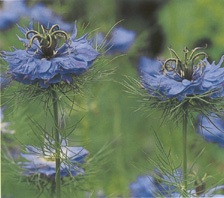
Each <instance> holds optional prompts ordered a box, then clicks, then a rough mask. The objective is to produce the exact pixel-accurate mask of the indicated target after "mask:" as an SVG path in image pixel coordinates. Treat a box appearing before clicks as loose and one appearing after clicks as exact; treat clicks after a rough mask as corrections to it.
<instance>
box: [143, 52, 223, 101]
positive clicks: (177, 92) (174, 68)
mask: <svg viewBox="0 0 224 198" xmlns="http://www.w3.org/2000/svg"><path fill="white" fill-rule="evenodd" d="M171 50H172V49H171ZM195 51H196V50H193V52H195ZM188 52H189V51H188V50H187V49H185V51H184V53H185V57H187V53H188ZM192 54H193V53H192ZM202 55H206V54H205V53H203V52H201V53H198V54H196V55H190V57H189V58H186V59H185V62H186V64H185V63H183V61H182V62H181V60H180V59H179V58H170V59H167V60H166V61H159V60H156V59H149V58H146V57H141V59H140V63H139V72H140V76H141V78H142V84H143V86H144V87H145V88H146V89H147V91H148V93H149V94H151V95H153V96H157V97H158V99H160V100H166V99H170V98H177V99H178V100H180V101H181V100H184V98H185V97H191V96H195V95H200V94H208V97H210V98H216V97H222V96H224V68H223V67H221V65H222V63H223V59H224V56H222V57H221V60H220V61H219V63H218V64H217V65H215V62H212V64H210V63H209V62H208V61H207V59H206V58H204V59H203V60H199V61H198V62H196V60H197V59H198V57H199V56H202Z"/></svg>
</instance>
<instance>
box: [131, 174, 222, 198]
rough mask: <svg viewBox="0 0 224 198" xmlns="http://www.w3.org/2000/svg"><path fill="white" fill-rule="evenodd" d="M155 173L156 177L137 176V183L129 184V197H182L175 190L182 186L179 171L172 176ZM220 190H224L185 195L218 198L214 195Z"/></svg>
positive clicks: (213, 189)
mask: <svg viewBox="0 0 224 198" xmlns="http://www.w3.org/2000/svg"><path fill="white" fill-rule="evenodd" d="M155 173H156V175H157V176H158V177H157V176H155V177H152V176H150V175H145V176H138V178H137V181H136V182H134V183H131V184H130V191H131V197H142V198H143V197H145V198H146V197H182V195H181V194H180V193H179V192H176V191H177V190H175V189H176V188H178V186H180V187H181V185H182V184H181V183H182V172H181V170H176V171H175V173H174V174H173V175H169V174H167V175H162V174H160V173H159V172H158V171H157V170H156V171H155ZM220 189H224V186H223V185H222V186H217V187H215V188H211V189H210V190H208V191H207V193H204V194H200V195H198V194H197V192H196V190H188V191H187V193H188V194H189V195H191V197H218V195H215V194H214V193H215V192H216V191H218V190H220ZM180 190H181V189H180ZM220 197H224V195H220Z"/></svg>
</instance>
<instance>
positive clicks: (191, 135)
mask: <svg viewBox="0 0 224 198" xmlns="http://www.w3.org/2000/svg"><path fill="white" fill-rule="evenodd" d="M37 2H42V3H44V4H45V5H46V6H47V7H49V8H51V9H53V10H54V12H55V13H58V14H61V15H62V16H63V19H64V20H65V21H67V22H71V23H73V22H74V21H75V20H78V24H79V27H81V26H82V24H89V25H88V27H87V29H86V30H85V31H87V32H88V31H92V30H95V29H97V28H99V31H100V32H104V33H107V32H108V31H109V30H110V29H111V27H112V26H113V25H114V24H115V23H116V22H118V21H120V20H123V21H122V22H120V23H119V26H123V27H125V28H126V29H129V30H134V31H136V33H137V39H136V41H135V43H134V44H133V45H132V47H131V49H130V50H129V51H128V53H127V54H126V55H125V56H121V57H118V58H117V59H115V60H114V61H112V62H111V63H109V64H107V65H106V66H105V67H106V69H111V68H113V69H114V68H115V72H114V74H112V75H111V76H109V77H108V78H104V79H102V80H100V81H96V82H91V83H90V84H89V85H88V88H87V90H86V91H84V94H83V95H82V96H78V97H77V101H76V102H77V104H79V105H80V106H81V107H82V108H83V109H81V108H79V111H76V112H74V113H73V114H72V115H71V116H70V117H69V118H68V122H70V123H76V122H78V121H79V120H80V119H81V117H82V116H84V118H83V119H82V121H81V122H80V123H79V124H78V126H77V129H76V130H75V132H74V133H73V134H72V135H71V139H72V140H74V141H75V142H71V144H72V145H81V146H84V147H85V148H86V149H87V150H88V151H89V152H90V157H91V156H94V154H95V153H97V152H98V151H99V150H100V149H101V148H102V147H104V145H105V144H106V145H108V147H107V148H106V150H105V153H107V155H106V156H104V157H103V158H102V159H101V160H100V161H99V165H97V166H96V167H95V171H96V173H95V174H94V175H93V176H91V177H90V180H91V185H89V186H88V188H89V189H88V191H89V192H97V191H98V190H102V191H103V193H104V194H105V195H107V196H109V197H116V196H121V197H128V196H129V193H130V192H129V184H130V182H134V181H135V180H136V176H137V175H143V174H146V173H148V172H151V171H153V169H154V167H153V166H152V164H150V162H149V160H148V158H149V157H153V156H155V152H157V147H156V145H155V137H154V135H153V132H154V131H156V132H157V134H158V136H159V138H160V140H161V142H162V143H163V144H164V147H165V149H166V150H167V151H168V150H169V148H171V150H172V153H173V155H174V156H175V162H176V164H177V165H178V164H180V161H181V159H182V139H181V138H182V134H181V126H176V125H175V124H174V123H173V122H171V121H169V122H168V123H165V124H163V125H162V126H160V124H161V112H156V111H152V110H150V109H149V110H148V111H147V112H142V111H136V110H137V109H138V107H139V103H138V100H137V99H136V98H135V97H132V96H130V94H128V93H126V92H125V87H124V86H122V84H121V82H123V81H124V80H125V75H127V76H131V77H134V78H136V79H138V72H137V66H138V61H139V58H140V57H141V56H143V55H144V56H147V57H149V58H156V57H159V58H167V57H168V56H169V50H168V49H167V47H169V46H170V45H171V46H172V48H173V49H174V50H175V51H177V52H178V53H179V54H181V53H182V50H183V48H184V47H185V46H187V47H188V48H189V49H192V48H194V47H196V46H205V44H206V43H207V44H208V48H207V50H206V51H207V53H208V54H209V60H215V61H216V62H218V61H219V60H220V58H221V55H222V54H224V47H223V46H224V45H223V44H224V36H223V35H224V26H223V8H224V1H222V0H216V1H215V3H214V1H213V0H188V1H182V0H164V1H162V0H117V1H115V0H114V1H111V0H55V1H53V0H52V1H32V2H28V4H29V5H33V4H35V3H37ZM19 24H20V25H23V24H25V25H27V24H28V21H27V20H26V19H25V18H23V19H22V20H21V21H20V22H19ZM78 30H79V29H78ZM16 34H19V35H20V32H19V30H18V28H17V27H16V26H14V27H12V28H10V29H8V30H6V31H3V32H1V33H0V48H1V50H3V49H4V50H10V49H11V46H15V47H18V48H22V47H23V46H22V44H21V43H20V42H19V41H18V39H17V37H16ZM116 56H118V55H115V56H111V57H109V58H111V59H113V58H114V57H116ZM1 68H2V71H4V67H3V66H1ZM8 90H10V88H7V89H6V90H5V91H8ZM1 99H2V103H3V102H6V98H4V94H3V96H2V98H1ZM11 105H12V107H10V106H11ZM4 113H5V114H4V116H5V117H4V120H3V121H4V122H7V121H10V122H11V126H10V127H9V128H10V129H13V130H15V131H16V133H15V134H14V135H9V134H3V135H2V145H7V146H9V147H10V148H11V147H21V143H20V142H22V143H23V144H31V143H33V144H37V142H36V141H35V136H34V134H33V132H32V130H31V127H30V125H31V123H30V121H29V119H28V118H27V115H29V116H31V117H32V118H33V119H35V120H36V121H38V122H40V123H41V122H43V121H44V119H43V112H42V110H41V108H40V104H39V102H36V103H32V104H26V105H14V104H9V105H8V108H7V109H6V110H5V112H4ZM195 120H196V116H195ZM194 124H195V125H196V121H195V123H194ZM3 141H4V142H3ZM203 148H205V150H204V152H203V154H202V156H201V157H200V159H199V160H198V161H197V163H196V165H195V167H194V170H195V171H196V172H200V171H204V172H207V173H208V174H209V175H212V176H213V177H212V182H213V183H215V182H218V181H220V179H223V178H224V171H223V170H224V152H223V149H222V148H220V147H218V145H216V144H212V143H207V142H205V141H204V139H203V138H201V137H200V136H199V135H198V134H197V131H196V129H195V128H193V127H192V126H189V132H188V166H189V167H190V166H191V164H192V163H193V161H194V159H195V158H196V156H197V155H198V154H199V153H200V151H201V150H202V149H203ZM3 152H4V149H3ZM2 160H3V162H2V194H4V195H6V197H9V196H12V197H16V198H17V197H18V198H20V197H23V198H26V197H27V198H28V197H35V196H36V191H35V188H33V187H32V185H28V184H27V183H24V182H21V181H20V180H19V178H20V177H19V176H18V173H17V170H16V169H15V167H16V165H15V163H16V162H15V163H12V162H8V161H7V160H5V158H4V159H2ZM90 166H91V164H90ZM205 167H206V169H205ZM222 183H223V182H222ZM74 193H75V194H74ZM76 193H77V194H76ZM80 193H81V194H79V193H78V192H77V191H76V190H75V189H73V190H71V192H70V194H68V195H67V196H68V197H74V196H77V197H82V196H83V197H85V196H86V195H85V193H82V192H81V190H80ZM42 197H45V195H43V196H42Z"/></svg>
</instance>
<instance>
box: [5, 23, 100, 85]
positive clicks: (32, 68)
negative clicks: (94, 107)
mask: <svg viewBox="0 0 224 198" xmlns="http://www.w3.org/2000/svg"><path fill="white" fill-rule="evenodd" d="M19 29H20V31H21V32H22V33H23V34H24V35H25V38H20V37H19V36H18V38H19V40H20V41H21V42H24V43H25V46H26V49H24V50H22V49H16V48H14V51H13V52H6V51H3V52H2V56H3V59H4V60H5V61H7V62H8V63H9V71H8V73H9V74H11V76H12V79H14V80H16V81H18V82H21V83H23V84H34V83H39V84H40V86H41V87H42V88H47V87H48V86H49V84H54V83H59V82H60V81H64V82H66V83H68V84H70V83H72V81H73V80H72V78H73V77H74V76H75V75H79V74H82V73H84V72H86V71H87V70H88V69H89V68H90V66H91V65H92V63H93V61H94V60H95V59H96V58H97V57H98V56H99V53H98V52H97V51H96V50H94V49H93V48H92V46H91V42H90V41H88V40H87V39H86V37H87V34H85V35H84V36H82V37H81V38H79V39H76V35H77V28H76V23H75V26H74V30H73V33H72V35H71V37H70V38H68V35H67V34H66V33H65V32H64V31H62V30H60V27H59V26H58V25H53V26H52V27H51V28H50V29H45V28H44V27H43V26H42V25H41V29H42V33H40V32H37V31H35V30H33V21H31V23H30V25H29V28H26V27H25V28H21V27H20V26H19ZM61 38H64V39H65V42H64V44H62V45H61V47H59V41H60V39H61Z"/></svg>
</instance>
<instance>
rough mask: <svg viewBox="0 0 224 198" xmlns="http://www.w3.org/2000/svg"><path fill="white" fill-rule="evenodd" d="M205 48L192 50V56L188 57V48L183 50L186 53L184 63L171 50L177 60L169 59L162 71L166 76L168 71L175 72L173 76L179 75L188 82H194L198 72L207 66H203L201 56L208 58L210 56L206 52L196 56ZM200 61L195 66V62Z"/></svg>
mask: <svg viewBox="0 0 224 198" xmlns="http://www.w3.org/2000/svg"><path fill="white" fill-rule="evenodd" d="M206 47H207V46H205V47H196V48H195V49H193V50H192V52H191V54H190V56H189V57H188V53H189V50H188V49H187V47H185V48H184V49H183V52H184V61H182V60H181V59H180V58H179V56H178V55H177V53H176V52H175V51H174V50H173V49H171V48H169V50H170V51H171V52H172V53H173V54H174V55H175V57H176V58H168V59H167V60H166V61H165V62H164V64H163V66H162V71H163V72H164V75H166V73H167V71H168V72H174V73H173V75H178V76H179V77H180V78H182V79H187V80H192V79H193V76H194V74H195V73H196V72H197V71H198V69H200V68H203V67H205V66H206V65H205V64H202V63H201V62H200V61H201V59H199V58H200V56H204V57H206V58H207V57H208V55H207V54H206V53H205V52H199V53H197V54H196V55H194V53H195V52H196V51H197V50H202V49H205V48H206ZM197 59H199V61H198V62H197V64H195V61H196V60H197Z"/></svg>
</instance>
